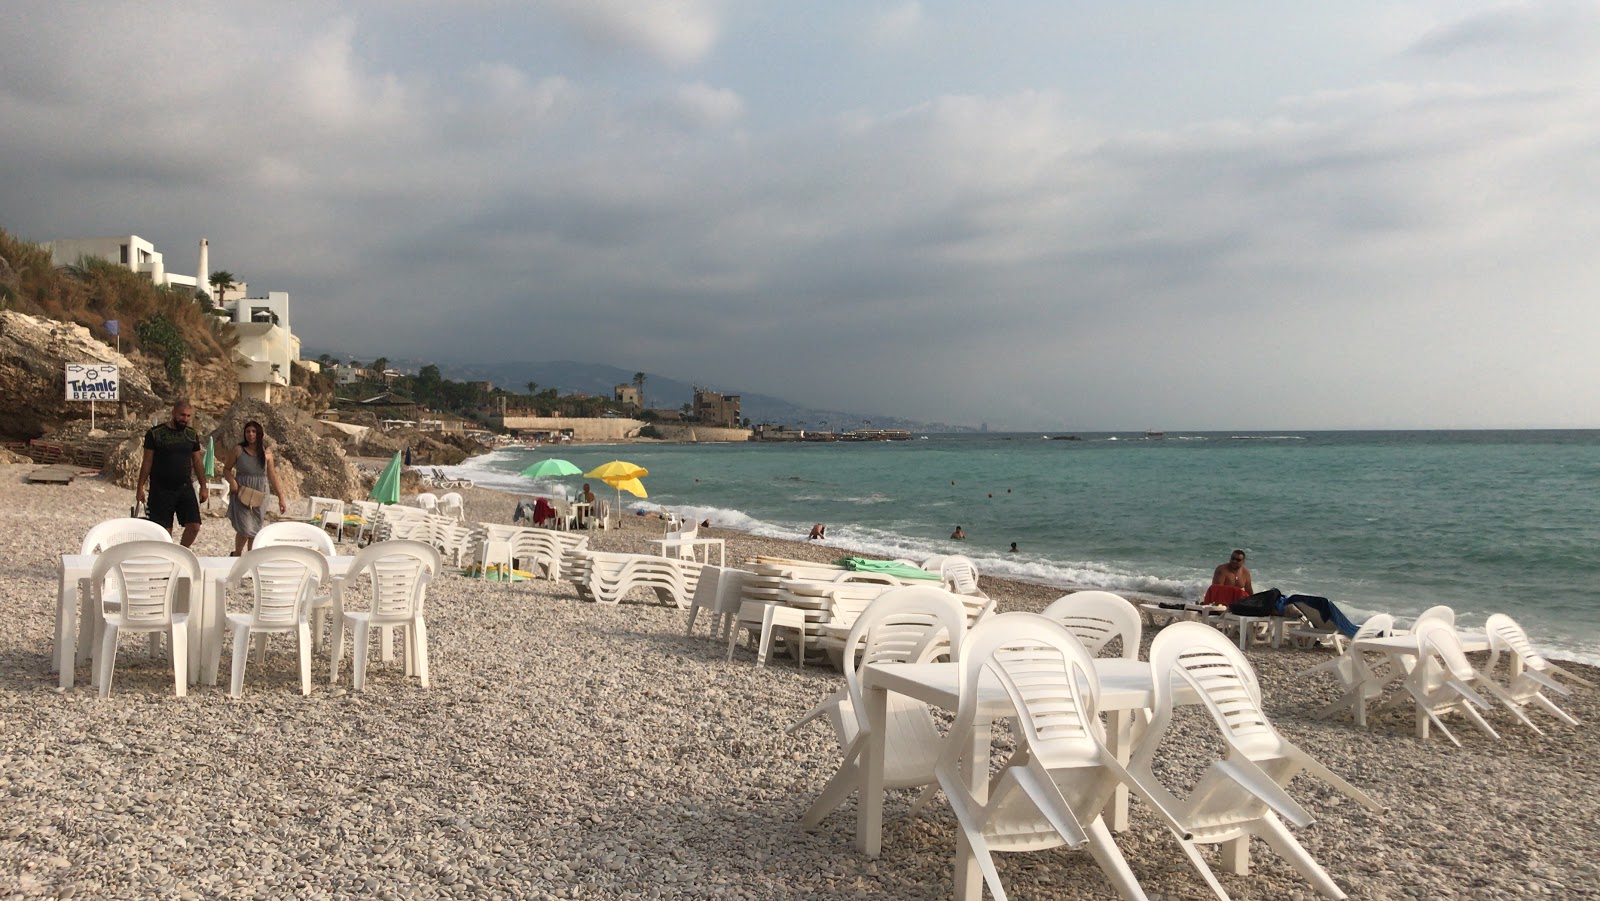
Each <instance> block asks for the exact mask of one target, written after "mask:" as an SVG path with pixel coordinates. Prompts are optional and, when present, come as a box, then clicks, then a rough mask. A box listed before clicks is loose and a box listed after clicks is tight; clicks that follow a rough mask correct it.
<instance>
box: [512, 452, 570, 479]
mask: <svg viewBox="0 0 1600 901" xmlns="http://www.w3.org/2000/svg"><path fill="white" fill-rule="evenodd" d="M582 473H583V470H581V469H579V468H578V467H576V466H573V465H572V464H571V463H568V462H567V461H565V460H560V459H557V458H555V457H547V458H545V459H543V460H540V461H539V462H537V463H535V464H533V465H532V466H529V467H528V468H527V469H524V470H523V471H522V472H521V473H519V475H524V476H527V477H528V478H530V479H554V478H559V477H561V476H575V475H581V474H582Z"/></svg>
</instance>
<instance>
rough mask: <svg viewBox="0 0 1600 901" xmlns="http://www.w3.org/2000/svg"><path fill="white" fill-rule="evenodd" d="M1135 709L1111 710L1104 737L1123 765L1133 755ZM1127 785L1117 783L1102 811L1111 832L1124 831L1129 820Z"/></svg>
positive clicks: (1113, 754)
mask: <svg viewBox="0 0 1600 901" xmlns="http://www.w3.org/2000/svg"><path fill="white" fill-rule="evenodd" d="M1137 713H1138V711H1135V710H1113V711H1111V712H1110V720H1111V722H1110V724H1109V725H1110V728H1109V729H1107V730H1106V738H1108V739H1110V741H1109V743H1108V744H1109V747H1108V748H1107V750H1109V751H1110V752H1111V754H1112V756H1114V757H1116V758H1117V762H1118V763H1120V764H1122V765H1123V766H1127V765H1128V760H1129V758H1131V757H1132V756H1133V723H1134V716H1135V715H1136V714H1137ZM1128 806H1129V805H1128V787H1127V786H1126V785H1118V786H1117V787H1116V790H1115V791H1113V792H1112V793H1111V800H1110V801H1109V802H1108V803H1107V804H1106V809H1105V810H1104V811H1102V814H1101V815H1102V816H1103V817H1104V818H1105V821H1106V826H1108V827H1109V828H1110V829H1111V830H1112V831H1113V832H1125V831H1126V830H1127V828H1128V826H1129V824H1130V822H1131V817H1130V815H1129V812H1128Z"/></svg>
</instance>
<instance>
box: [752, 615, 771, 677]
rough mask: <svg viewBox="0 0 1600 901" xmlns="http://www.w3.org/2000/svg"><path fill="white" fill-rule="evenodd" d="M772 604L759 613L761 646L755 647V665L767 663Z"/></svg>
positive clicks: (769, 650) (769, 651) (769, 648)
mask: <svg viewBox="0 0 1600 901" xmlns="http://www.w3.org/2000/svg"><path fill="white" fill-rule="evenodd" d="M772 614H773V609H772V605H771V604H768V605H767V606H766V609H764V610H763V611H762V613H761V646H760V647H759V648H757V649H756V666H766V665H767V654H769V653H771V651H772Z"/></svg>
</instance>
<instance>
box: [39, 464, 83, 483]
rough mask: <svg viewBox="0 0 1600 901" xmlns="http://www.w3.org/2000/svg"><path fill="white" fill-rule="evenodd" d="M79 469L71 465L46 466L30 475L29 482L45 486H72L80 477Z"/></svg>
mask: <svg viewBox="0 0 1600 901" xmlns="http://www.w3.org/2000/svg"><path fill="white" fill-rule="evenodd" d="M78 469H79V467H77V466H75V465H73V464H70V463H57V464H54V465H52V466H44V467H40V468H39V469H35V470H34V471H33V472H30V473H28V481H30V482H34V483H37V484H44V485H70V484H72V480H73V479H75V478H77V477H78Z"/></svg>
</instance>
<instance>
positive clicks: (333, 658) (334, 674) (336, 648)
mask: <svg viewBox="0 0 1600 901" xmlns="http://www.w3.org/2000/svg"><path fill="white" fill-rule="evenodd" d="M328 628H330V629H332V630H333V641H332V642H330V644H332V645H333V650H332V651H331V652H329V654H328V684H329V685H338V684H339V659H340V658H341V657H343V656H344V617H343V616H340V615H338V614H337V613H335V614H334V616H333V622H332V623H330V624H329V625H328Z"/></svg>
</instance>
